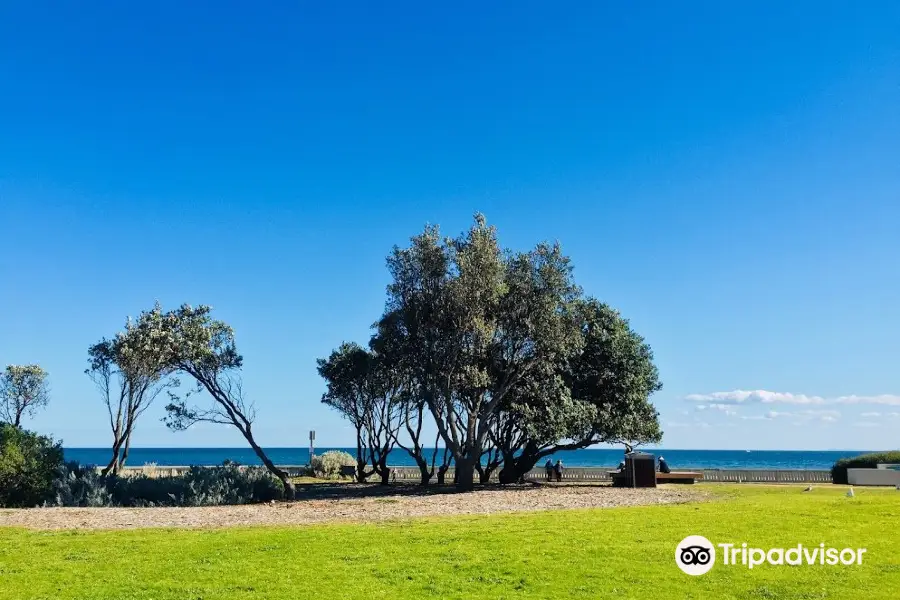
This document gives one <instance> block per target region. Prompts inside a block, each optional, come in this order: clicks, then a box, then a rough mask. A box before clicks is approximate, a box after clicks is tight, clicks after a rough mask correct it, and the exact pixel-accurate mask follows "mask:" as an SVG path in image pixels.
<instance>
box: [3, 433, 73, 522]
mask: <svg viewBox="0 0 900 600" xmlns="http://www.w3.org/2000/svg"><path fill="white" fill-rule="evenodd" d="M62 464H63V451H62V445H61V444H60V443H59V442H54V441H53V440H52V439H50V438H49V437H46V436H43V435H38V434H36V433H32V432H30V431H26V430H24V429H20V428H18V427H15V426H14V425H10V424H8V423H4V424H2V425H0V506H9V507H22V506H24V507H29V506H40V505H41V504H43V503H44V502H46V501H47V500H49V499H50V498H52V497H53V480H54V478H55V477H56V475H57V474H58V473H59V471H60V468H61V467H62Z"/></svg>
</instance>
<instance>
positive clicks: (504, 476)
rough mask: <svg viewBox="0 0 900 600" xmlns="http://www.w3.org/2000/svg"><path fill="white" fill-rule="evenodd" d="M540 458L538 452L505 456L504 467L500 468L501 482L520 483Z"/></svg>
mask: <svg viewBox="0 0 900 600" xmlns="http://www.w3.org/2000/svg"><path fill="white" fill-rule="evenodd" d="M539 460H540V457H539V456H537V455H536V454H533V453H529V454H524V453H523V454H520V455H519V456H516V457H509V458H504V460H503V468H502V469H500V474H499V479H500V483H501V484H504V485H505V484H510V483H518V482H519V481H521V480H522V479H524V477H525V475H527V474H528V472H529V471H531V470H532V469H533V468H534V465H536V464H537V462H538V461H539Z"/></svg>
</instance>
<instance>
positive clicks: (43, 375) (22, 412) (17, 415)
mask: <svg viewBox="0 0 900 600" xmlns="http://www.w3.org/2000/svg"><path fill="white" fill-rule="evenodd" d="M49 403H50V386H49V384H48V383H47V372H46V371H44V369H42V368H41V367H40V366H39V365H9V366H7V367H6V369H5V370H4V371H3V372H2V373H0V419H2V420H3V421H4V422H6V423H10V424H12V425H13V426H15V427H21V426H22V418H23V417H25V416H26V415H27V416H33V415H34V413H35V412H36V411H37V409H39V408H44V407H45V406H47V404H49Z"/></svg>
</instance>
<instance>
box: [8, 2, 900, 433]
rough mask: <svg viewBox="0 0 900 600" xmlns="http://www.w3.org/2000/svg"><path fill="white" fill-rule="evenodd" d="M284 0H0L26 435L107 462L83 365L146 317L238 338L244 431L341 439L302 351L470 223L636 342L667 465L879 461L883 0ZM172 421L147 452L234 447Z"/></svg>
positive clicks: (886, 416)
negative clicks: (42, 387)
mask: <svg viewBox="0 0 900 600" xmlns="http://www.w3.org/2000/svg"><path fill="white" fill-rule="evenodd" d="M302 4H303V3H278V7H274V8H273V7H272V6H254V7H250V5H249V4H246V3H231V2H209V3H205V2H188V3H185V2H153V3H144V4H143V5H142V6H138V5H137V4H135V3H133V2H124V3H123V2H99V1H98V2H89V3H79V4H78V5H77V6H76V5H74V4H72V5H68V6H60V5H59V4H50V3H43V2H8V3H4V4H3V6H2V7H0V232H2V233H0V362H2V363H4V364H5V363H27V362H38V363H40V364H42V365H43V366H45V368H46V369H47V370H48V371H49V372H50V374H51V379H52V387H53V397H52V408H51V409H50V410H49V411H48V412H46V413H45V414H42V415H40V416H39V417H38V418H36V419H35V420H34V421H32V422H31V424H30V426H32V427H34V428H36V429H39V430H41V431H45V432H52V433H54V434H56V435H57V436H61V437H62V438H63V439H64V440H65V442H66V444H67V445H73V446H105V445H107V443H108V438H109V432H108V430H107V427H108V426H107V424H106V421H105V413H104V409H103V407H102V405H101V403H100V400H99V398H98V397H97V396H96V394H95V392H94V389H93V387H92V384H91V383H90V381H89V380H88V379H87V377H85V376H84V375H83V373H82V371H83V369H84V367H85V365H86V350H87V347H88V345H89V344H90V343H92V342H94V341H96V340H98V339H99V338H100V337H102V336H104V335H111V334H113V333H114V332H115V331H116V330H117V329H118V328H120V327H121V326H122V324H123V321H124V319H125V317H126V316H127V315H135V314H137V313H138V312H139V311H140V310H142V309H144V308H149V307H150V306H152V304H153V301H154V300H155V299H159V300H160V301H161V302H162V303H163V304H164V305H165V306H166V307H173V306H175V305H177V304H179V303H181V302H189V303H192V304H199V303H205V304H211V305H213V306H214V307H215V310H216V314H217V315H218V316H219V317H221V318H223V319H225V320H227V321H228V322H230V323H231V324H233V326H234V327H235V329H236V333H237V339H238V344H239V347H240V350H241V351H242V353H243V354H244V356H245V361H246V369H245V380H246V390H247V391H248V393H249V394H250V395H252V397H253V398H254V399H256V401H257V403H258V406H259V412H260V417H259V422H258V425H257V436H258V439H259V441H260V442H261V443H263V444H265V445H270V446H276V445H277V446H291V445H304V444H305V443H306V439H307V431H308V430H309V429H310V428H315V429H316V430H317V431H318V442H319V444H320V445H341V444H346V443H349V442H351V440H352V436H351V433H350V430H349V429H348V428H347V427H346V426H345V425H344V424H343V423H342V422H341V421H340V420H339V419H338V418H337V417H336V416H335V415H333V414H331V413H330V412H329V411H328V410H326V409H325V408H324V407H322V406H321V405H320V404H319V398H320V395H321V393H322V391H323V384H322V382H321V381H320V380H319V378H318V376H317V374H316V371H315V359H316V358H317V357H320V356H324V355H326V354H327V353H328V352H329V351H330V349H331V348H332V347H334V346H336V345H337V344H339V343H340V342H341V341H342V340H358V341H363V342H364V341H365V340H366V339H367V338H368V334H369V330H368V327H369V325H370V324H371V323H372V322H373V321H374V320H375V318H376V317H377V316H378V315H379V314H380V312H381V310H382V307H383V301H384V286H385V284H386V283H387V272H386V269H385V267H384V258H385V256H386V254H387V253H388V252H389V250H390V248H391V246H392V245H393V244H398V243H399V244H402V243H405V241H406V240H407V239H408V237H409V236H410V235H413V234H415V233H417V232H418V231H419V230H420V229H421V227H422V226H423V225H424V224H425V223H426V222H433V223H439V224H441V225H442V227H444V229H445V231H446V232H448V233H457V232H459V231H461V230H462V229H463V228H464V227H466V225H467V224H468V223H469V221H470V219H471V215H472V213H473V212H474V211H476V210H480V211H483V212H484V213H485V214H486V215H487V217H488V220H489V221H490V222H492V223H494V224H496V225H497V226H498V227H499V229H500V234H501V238H502V242H503V243H504V244H506V245H508V246H511V247H513V248H520V249H521V248H526V247H529V246H531V245H533V244H534V243H536V242H538V241H540V240H546V239H558V240H560V241H561V242H562V244H563V247H564V249H565V250H566V251H567V252H568V253H569V254H570V255H571V256H572V258H573V260H574V263H575V266H576V275H577V278H578V280H579V282H580V283H581V284H582V285H583V287H584V288H585V290H586V291H587V292H588V293H590V294H592V295H594V296H597V297H598V298H601V299H602V300H604V301H607V302H610V303H611V304H613V305H614V306H616V307H618V308H619V309H620V310H621V311H622V312H623V313H624V314H625V316H627V317H629V318H630V319H631V321H632V324H633V326H634V327H635V328H636V329H637V330H638V331H639V332H640V333H641V334H643V335H644V336H645V337H646V338H647V340H648V341H649V342H650V343H651V345H652V346H653V348H654V350H655V352H656V357H657V361H658V364H659V367H660V371H661V374H662V378H663V381H664V383H665V388H664V390H663V391H662V392H660V393H659V394H658V395H657V396H656V397H655V400H656V403H657V406H658V408H659V410H660V412H661V413H662V422H663V428H664V429H665V432H666V433H665V439H664V444H663V445H664V446H667V447H687V448H817V449H818V448H885V447H891V446H893V447H896V446H897V445H898V440H900V437H898V436H900V434H898V431H900V344H898V336H900V260H898V256H900V35H898V32H900V4H898V3H896V2H893V1H881V2H865V3H849V2H846V3H830V2H794V3H787V5H785V3H781V2H779V3H765V2H742V3H731V2H729V3H721V2H697V3H691V4H690V5H686V4H681V3H672V2H658V3H657V2H642V3H637V4H635V3H627V2H620V3H611V2H605V3H601V2H582V3H571V4H568V5H566V6H564V7H563V6H554V5H552V3H546V2H515V3H487V4H485V3H480V2H479V3H453V4H452V5H446V6H436V5H434V4H432V3H421V2H416V3H398V2H395V3H374V4H373V3H370V2H363V3H342V4H341V5H340V7H339V8H336V7H335V8H332V7H323V6H310V5H308V4H306V5H305V6H301V5H302ZM734 390H751V391H752V390H764V391H765V393H757V394H739V393H734ZM876 396H879V397H876ZM892 413H893V416H892ZM161 416H162V406H161V404H160V406H157V407H155V408H154V409H153V410H152V411H151V412H150V413H148V414H147V415H146V417H145V418H144V421H143V423H142V424H141V425H140V427H139V429H138V431H137V433H136V439H135V444H136V445H140V446H159V445H162V446H191V445H203V446H216V445H226V446H227V445H243V443H242V440H241V439H240V438H239V436H237V435H236V434H234V433H233V432H231V431H230V430H228V429H226V428H223V427H218V426H208V427H205V428H198V429H196V430H192V431H189V432H186V433H178V434H175V433H169V432H167V431H166V430H165V428H164V427H163V425H162V424H161V423H159V418H160V417H161Z"/></svg>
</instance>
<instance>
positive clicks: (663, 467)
mask: <svg viewBox="0 0 900 600" xmlns="http://www.w3.org/2000/svg"><path fill="white" fill-rule="evenodd" d="M659 472H660V473H671V472H672V469H670V468H669V463H667V462H666V459H665V458H663V457H662V456H660V457H659Z"/></svg>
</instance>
